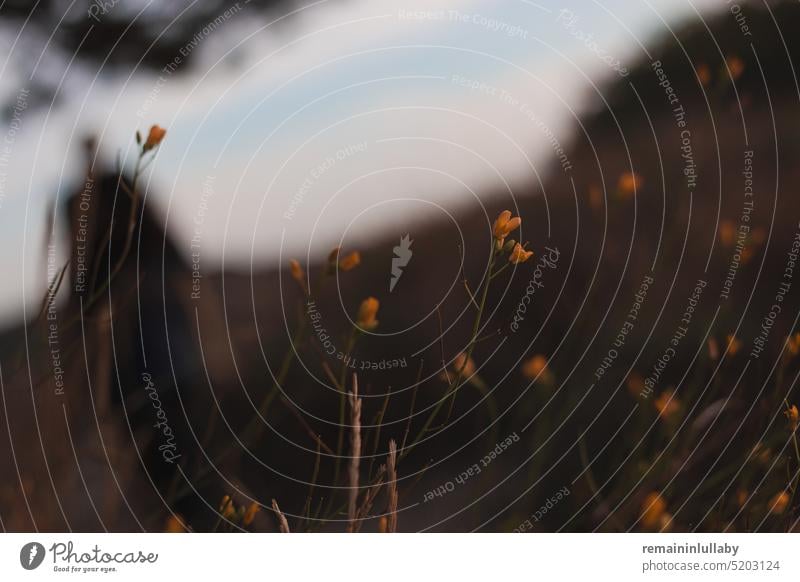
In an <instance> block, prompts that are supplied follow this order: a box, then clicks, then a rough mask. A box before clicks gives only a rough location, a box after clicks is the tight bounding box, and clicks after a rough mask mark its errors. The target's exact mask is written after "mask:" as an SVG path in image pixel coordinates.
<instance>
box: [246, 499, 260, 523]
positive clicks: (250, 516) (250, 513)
mask: <svg viewBox="0 0 800 582" xmlns="http://www.w3.org/2000/svg"><path fill="white" fill-rule="evenodd" d="M260 510H261V508H260V507H259V506H258V503H251V504H250V506H249V507H248V508H247V511H245V512H244V517H243V518H242V524H243V525H245V526H248V525H250V524H251V523H253V520H254V519H255V518H256V513H258V512H259V511H260Z"/></svg>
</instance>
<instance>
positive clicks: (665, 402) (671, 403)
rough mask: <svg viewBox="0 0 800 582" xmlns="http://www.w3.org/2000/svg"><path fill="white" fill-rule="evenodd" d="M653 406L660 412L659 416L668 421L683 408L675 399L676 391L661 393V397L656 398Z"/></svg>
mask: <svg viewBox="0 0 800 582" xmlns="http://www.w3.org/2000/svg"><path fill="white" fill-rule="evenodd" d="M653 404H654V405H655V407H656V410H658V415H659V416H660V417H661V418H663V419H668V418H669V417H670V416H672V415H673V414H675V413H676V412H678V410H680V408H681V403H680V401H679V400H678V399H677V398H676V397H675V391H674V390H665V391H664V392H662V393H661V396H659V397H658V398H656V400H655V401H654V402H653Z"/></svg>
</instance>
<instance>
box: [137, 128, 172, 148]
mask: <svg viewBox="0 0 800 582" xmlns="http://www.w3.org/2000/svg"><path fill="white" fill-rule="evenodd" d="M165 135H167V130H166V129H164V128H163V127H159V126H158V125H154V126H153V127H151V128H150V133H149V134H147V141H145V142H144V145H143V146H142V151H144V152H147V151H150V150H152V149H153V148H157V147H158V144H160V143H161V140H163V139H164V136H165Z"/></svg>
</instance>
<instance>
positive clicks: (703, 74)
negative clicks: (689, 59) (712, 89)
mask: <svg viewBox="0 0 800 582" xmlns="http://www.w3.org/2000/svg"><path fill="white" fill-rule="evenodd" d="M697 78H698V79H700V84H701V85H702V86H703V87H707V86H708V85H709V83H711V70H710V69H709V68H708V65H698V66H697Z"/></svg>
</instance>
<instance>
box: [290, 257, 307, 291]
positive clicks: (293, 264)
mask: <svg viewBox="0 0 800 582" xmlns="http://www.w3.org/2000/svg"><path fill="white" fill-rule="evenodd" d="M289 270H290V272H291V273H292V279H294V280H295V281H297V284H298V285H300V287H301V288H302V289H303V292H304V293H305V292H306V276H305V273H303V268H302V267H301V266H300V263H298V262H297V261H296V260H294V259H291V260H290V261H289Z"/></svg>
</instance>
